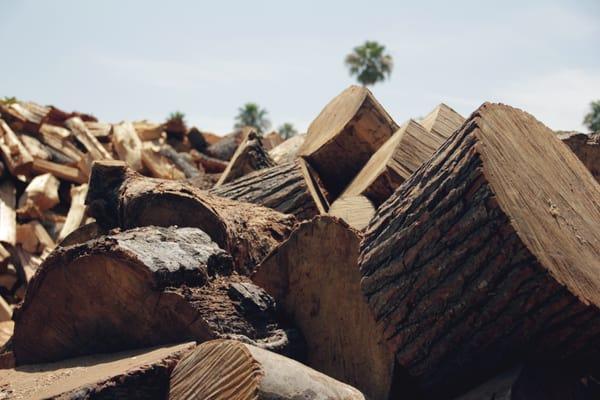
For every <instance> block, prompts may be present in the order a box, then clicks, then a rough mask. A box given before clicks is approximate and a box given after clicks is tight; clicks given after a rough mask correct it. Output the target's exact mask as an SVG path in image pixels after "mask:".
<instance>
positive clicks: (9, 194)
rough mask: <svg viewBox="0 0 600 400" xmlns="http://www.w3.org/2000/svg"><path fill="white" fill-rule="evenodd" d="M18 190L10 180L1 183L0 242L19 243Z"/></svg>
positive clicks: (12, 244)
mask: <svg viewBox="0 0 600 400" xmlns="http://www.w3.org/2000/svg"><path fill="white" fill-rule="evenodd" d="M16 196H17V190H16V189H15V185H13V183H12V182H11V181H10V180H4V181H3V182H0V242H2V243H6V244H9V245H11V246H14V245H15V244H16V242H17V211H16V205H17V204H16V203H17V199H16Z"/></svg>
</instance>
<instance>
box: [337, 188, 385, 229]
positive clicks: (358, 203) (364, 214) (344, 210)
mask: <svg viewBox="0 0 600 400" xmlns="http://www.w3.org/2000/svg"><path fill="white" fill-rule="evenodd" d="M375 210H376V209H375V206H374V205H373V203H372V202H371V200H369V199H368V198H367V197H366V196H362V195H355V196H346V195H343V196H341V197H340V198H338V199H337V200H336V201H334V202H333V204H332V205H331V207H330V208H329V211H328V212H327V214H329V215H331V216H334V217H338V218H341V219H343V220H344V221H345V222H346V223H347V224H348V225H350V226H351V227H353V228H354V229H357V230H359V231H360V230H363V229H364V228H365V227H366V226H367V225H368V224H369V221H371V219H372V218H373V217H374V216H375Z"/></svg>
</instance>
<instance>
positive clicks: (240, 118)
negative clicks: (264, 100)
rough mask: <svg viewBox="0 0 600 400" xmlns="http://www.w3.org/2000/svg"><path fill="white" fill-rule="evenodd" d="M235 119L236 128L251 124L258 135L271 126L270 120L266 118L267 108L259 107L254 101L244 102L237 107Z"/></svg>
mask: <svg viewBox="0 0 600 400" xmlns="http://www.w3.org/2000/svg"><path fill="white" fill-rule="evenodd" d="M235 120H236V123H235V127H236V128H243V127H244V126H251V127H253V128H255V129H256V131H257V132H258V134H259V135H262V133H263V132H264V131H266V130H267V129H269V127H270V126H271V122H270V121H269V120H268V119H267V110H265V109H264V108H260V106H259V105H258V104H256V103H246V104H244V105H243V106H242V107H240V108H238V115H237V116H236V117H235Z"/></svg>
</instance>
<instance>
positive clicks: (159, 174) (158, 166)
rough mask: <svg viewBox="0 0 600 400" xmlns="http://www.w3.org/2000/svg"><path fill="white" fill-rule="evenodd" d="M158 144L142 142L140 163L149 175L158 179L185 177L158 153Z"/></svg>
mask: <svg viewBox="0 0 600 400" xmlns="http://www.w3.org/2000/svg"><path fill="white" fill-rule="evenodd" d="M159 151H160V146H159V145H157V144H154V143H151V142H144V143H143V144H142V163H143V164H144V167H145V168H146V169H147V170H148V171H149V172H150V175H151V176H153V177H155V178H160V179H175V180H179V179H185V174H184V173H183V172H182V171H180V170H179V169H177V167H175V165H173V164H172V163H171V161H170V160H169V159H168V158H167V157H165V156H163V155H162V154H160V152H159Z"/></svg>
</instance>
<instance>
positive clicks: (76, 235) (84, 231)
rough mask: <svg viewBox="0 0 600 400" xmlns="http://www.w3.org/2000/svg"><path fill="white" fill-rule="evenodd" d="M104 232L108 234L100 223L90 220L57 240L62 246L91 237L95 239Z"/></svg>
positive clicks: (87, 239) (78, 242)
mask: <svg viewBox="0 0 600 400" xmlns="http://www.w3.org/2000/svg"><path fill="white" fill-rule="evenodd" d="M106 234H108V232H107V231H106V230H105V229H102V227H101V226H100V225H98V224H97V223H96V222H90V223H87V224H85V225H82V226H80V227H79V228H77V229H75V230H74V231H73V232H71V233H69V234H68V235H67V236H66V237H65V238H64V239H62V240H61V241H60V242H59V244H60V245H61V246H62V247H66V246H73V245H74V244H80V243H84V242H87V241H89V240H92V239H97V238H99V237H100V236H102V235H106Z"/></svg>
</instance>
